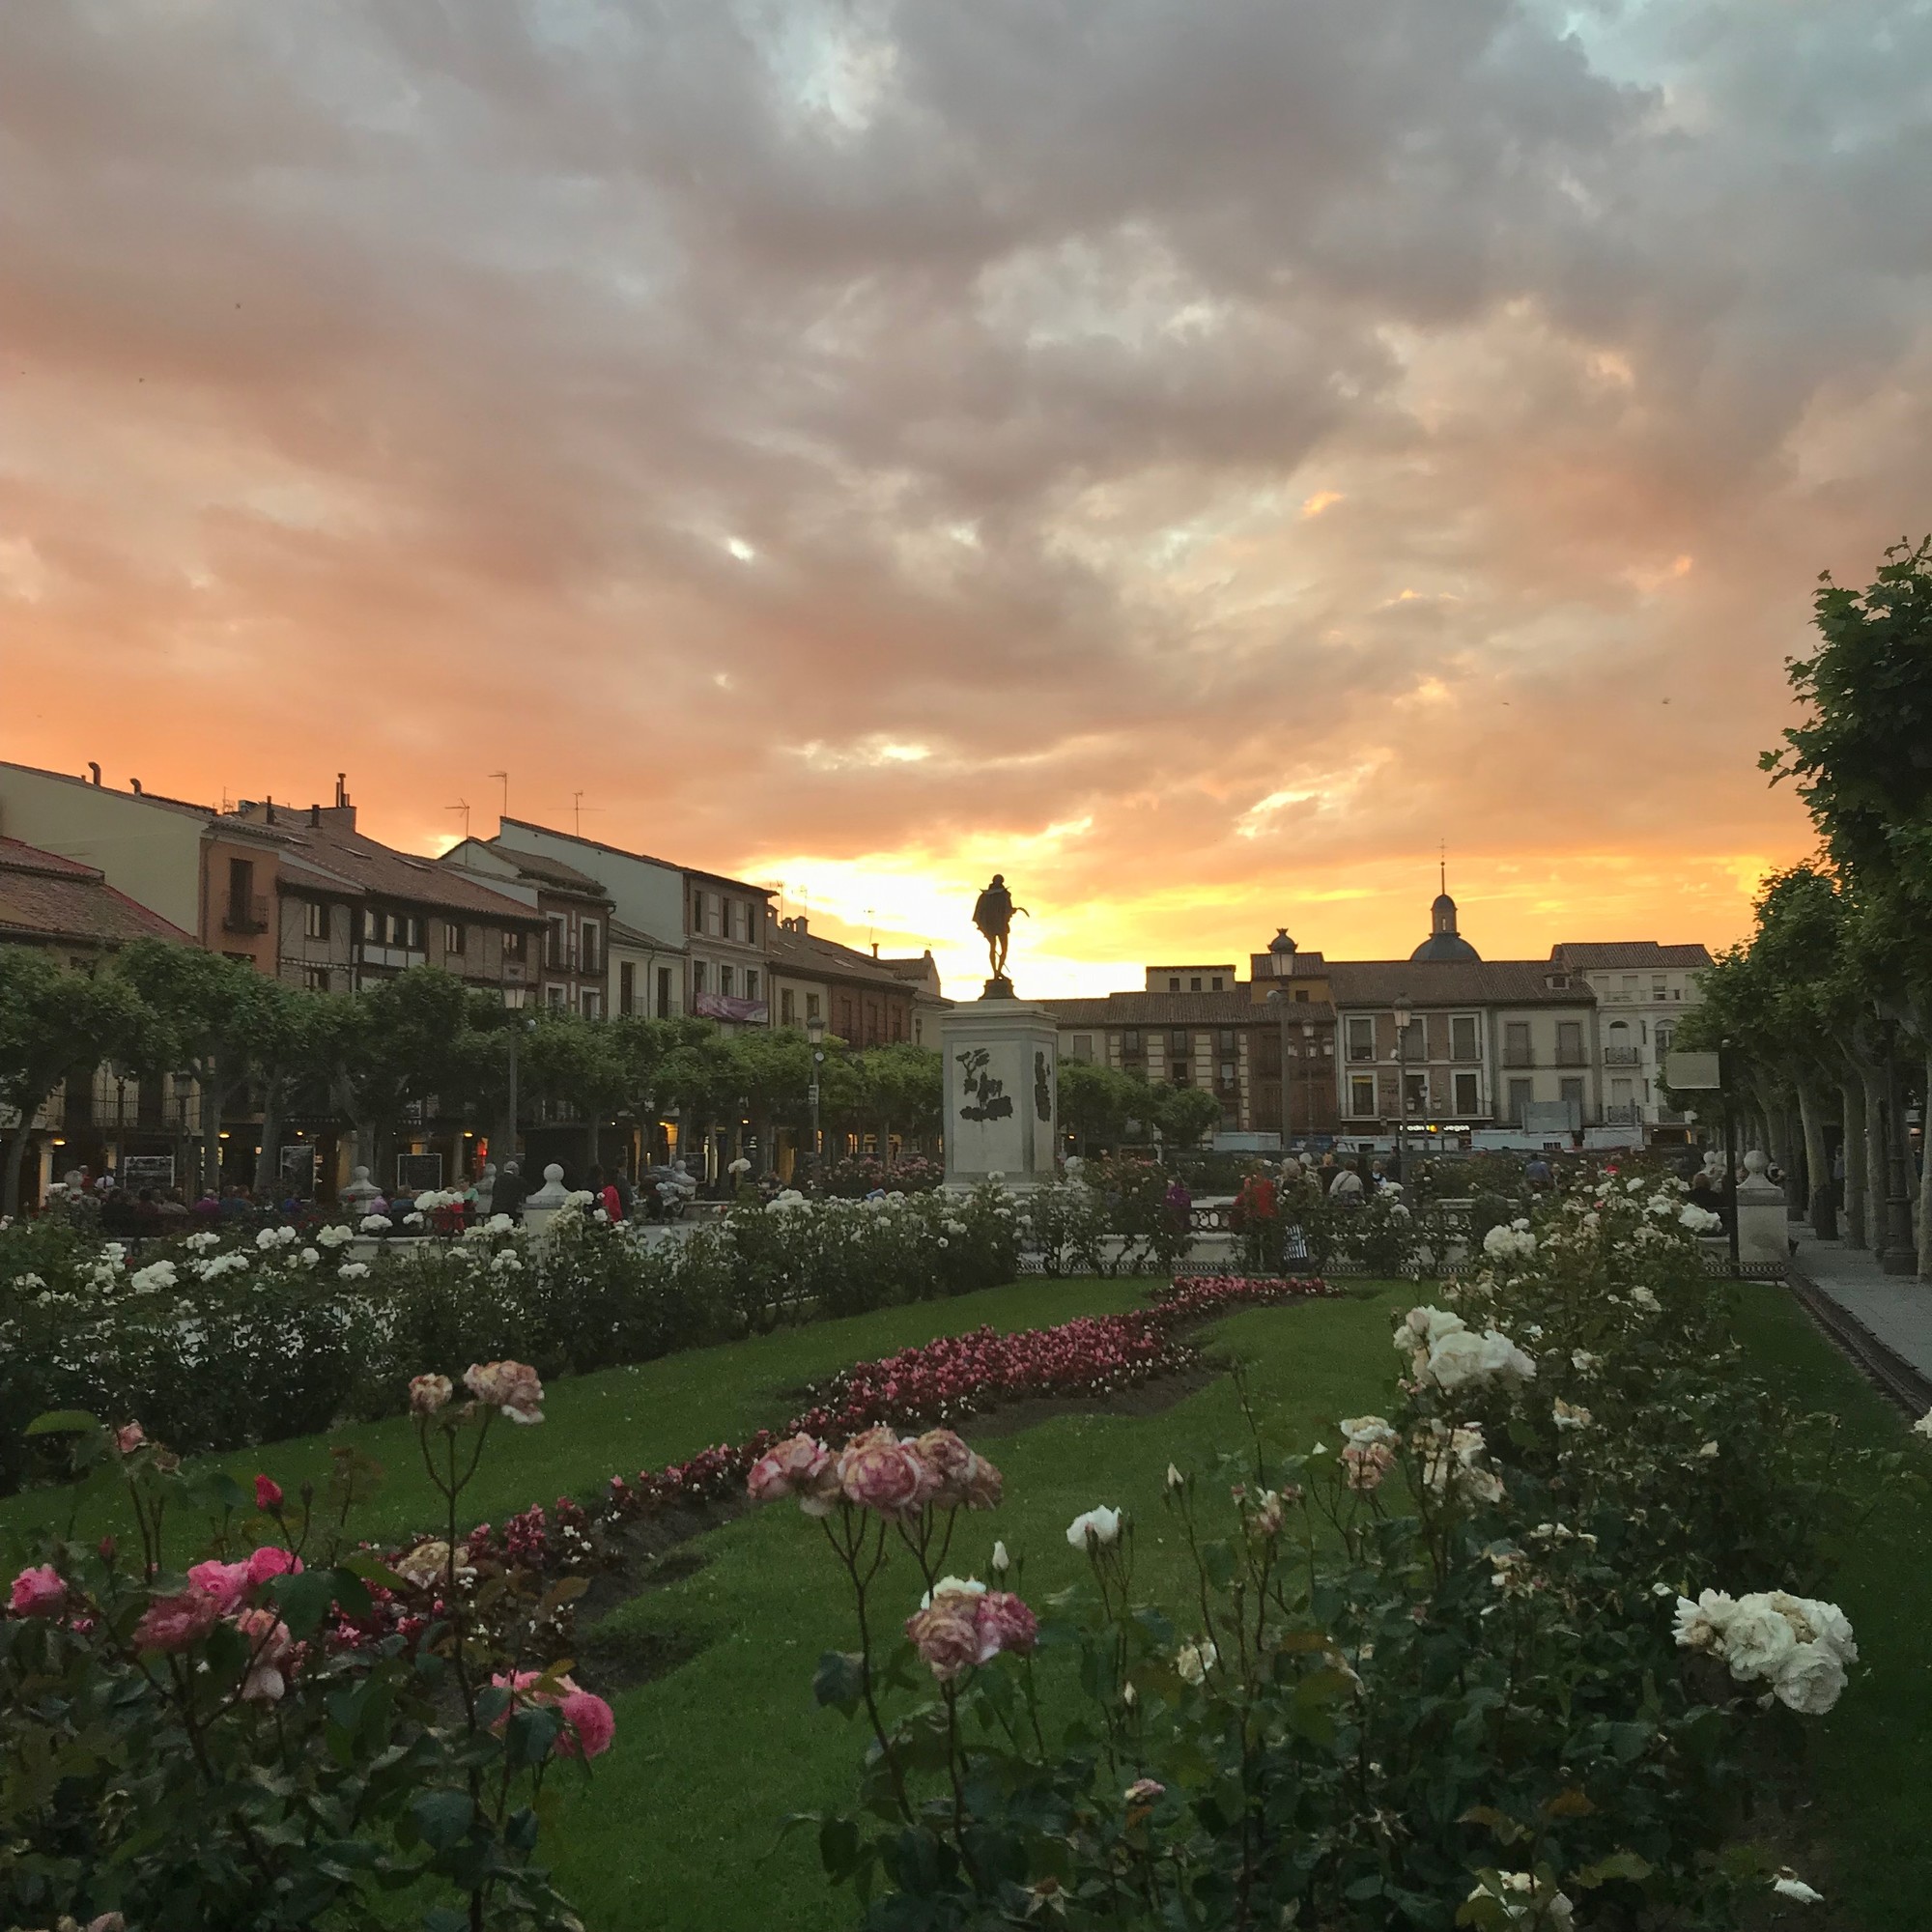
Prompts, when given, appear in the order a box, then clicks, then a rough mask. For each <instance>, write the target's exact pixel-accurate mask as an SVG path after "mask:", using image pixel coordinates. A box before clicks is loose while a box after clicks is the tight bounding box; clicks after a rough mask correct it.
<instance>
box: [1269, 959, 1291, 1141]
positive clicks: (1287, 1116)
mask: <svg viewBox="0 0 1932 1932" xmlns="http://www.w3.org/2000/svg"><path fill="white" fill-rule="evenodd" d="M1267 1003H1268V1005H1269V1006H1271V1007H1272V1008H1273V1009H1274V1016H1275V1019H1276V1020H1277V1021H1278V1022H1279V1023H1280V1027H1281V1157H1282V1159H1283V1160H1286V1159H1287V1158H1288V1151H1289V1147H1290V1145H1291V1143H1292V1142H1293V1138H1294V1089H1293V1087H1292V1086H1290V1084H1289V1072H1288V1055H1289V1045H1288V1001H1287V1000H1286V999H1285V998H1284V997H1283V994H1282V990H1281V988H1280V987H1279V986H1277V987H1276V988H1275V989H1274V991H1273V992H1271V993H1270V994H1269V995H1268V996H1267Z"/></svg>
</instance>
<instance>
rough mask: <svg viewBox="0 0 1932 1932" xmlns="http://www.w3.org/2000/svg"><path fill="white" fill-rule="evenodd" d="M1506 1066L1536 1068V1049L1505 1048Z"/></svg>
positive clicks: (1504, 1063)
mask: <svg viewBox="0 0 1932 1932" xmlns="http://www.w3.org/2000/svg"><path fill="white" fill-rule="evenodd" d="M1503 1065H1505V1066H1534V1065H1536V1049H1535V1048H1534V1047H1533V1046H1506V1047H1504V1048H1503Z"/></svg>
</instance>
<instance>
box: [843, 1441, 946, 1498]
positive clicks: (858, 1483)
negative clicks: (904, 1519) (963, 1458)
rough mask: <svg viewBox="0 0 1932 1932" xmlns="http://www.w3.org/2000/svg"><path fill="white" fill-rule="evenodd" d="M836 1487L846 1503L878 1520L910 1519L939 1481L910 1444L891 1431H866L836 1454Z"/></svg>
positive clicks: (934, 1489)
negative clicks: (895, 1517)
mask: <svg viewBox="0 0 1932 1932" xmlns="http://www.w3.org/2000/svg"><path fill="white" fill-rule="evenodd" d="M838 1487H839V1489H840V1490H841V1491H842V1492H844V1494H845V1496H846V1499H847V1500H848V1501H850V1502H855V1503H857V1504H858V1505H859V1507H860V1508H861V1509H868V1510H874V1511H876V1512H877V1513H878V1514H879V1515H880V1516H910V1515H911V1514H912V1513H913V1512H914V1511H915V1510H917V1509H918V1508H919V1507H920V1505H921V1504H922V1503H923V1502H924V1501H925V1500H926V1498H927V1497H928V1496H930V1495H931V1494H932V1493H933V1492H935V1491H936V1490H937V1489H938V1487H939V1478H938V1476H937V1474H936V1473H935V1472H934V1471H933V1470H932V1468H931V1467H930V1466H929V1465H928V1464H927V1463H926V1462H925V1460H924V1459H923V1457H922V1456H920V1455H919V1454H918V1453H917V1451H915V1450H914V1449H913V1448H912V1446H911V1445H910V1444H909V1443H904V1442H901V1441H900V1440H899V1438H898V1436H897V1435H895V1433H894V1432H893V1431H892V1430H890V1429H887V1428H884V1427H881V1428H877V1429H868V1430H867V1431H866V1433H865V1434H864V1435H855V1436H854V1437H853V1438H852V1440H851V1441H850V1442H848V1443H846V1445H845V1447H844V1448H843V1449H842V1450H840V1451H839V1454H838Z"/></svg>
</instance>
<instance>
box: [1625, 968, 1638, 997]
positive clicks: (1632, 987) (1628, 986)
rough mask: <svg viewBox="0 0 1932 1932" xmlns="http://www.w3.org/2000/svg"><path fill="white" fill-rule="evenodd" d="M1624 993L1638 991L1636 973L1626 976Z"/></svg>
mask: <svg viewBox="0 0 1932 1932" xmlns="http://www.w3.org/2000/svg"><path fill="white" fill-rule="evenodd" d="M1624 991H1625V992H1627V993H1634V992H1635V991H1636V975H1635V974H1634V973H1626V974H1625V975H1624Z"/></svg>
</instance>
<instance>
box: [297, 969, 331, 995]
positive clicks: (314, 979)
mask: <svg viewBox="0 0 1932 1932" xmlns="http://www.w3.org/2000/svg"><path fill="white" fill-rule="evenodd" d="M302 986H303V989H304V990H305V991H307V992H311V993H326V992H327V991H328V968H327V966H304V967H303V968H302Z"/></svg>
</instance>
